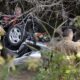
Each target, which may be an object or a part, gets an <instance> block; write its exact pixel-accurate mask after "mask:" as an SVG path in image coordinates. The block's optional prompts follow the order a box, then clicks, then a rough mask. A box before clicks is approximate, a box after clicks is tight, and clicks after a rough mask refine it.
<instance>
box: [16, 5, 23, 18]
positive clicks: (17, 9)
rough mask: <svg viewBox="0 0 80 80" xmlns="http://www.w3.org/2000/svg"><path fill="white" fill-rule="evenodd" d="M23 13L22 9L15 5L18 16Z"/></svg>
mask: <svg viewBox="0 0 80 80" xmlns="http://www.w3.org/2000/svg"><path fill="white" fill-rule="evenodd" d="M21 14H22V9H21V8H20V7H18V6H17V7H15V11H14V15H15V16H16V17H18V16H21Z"/></svg>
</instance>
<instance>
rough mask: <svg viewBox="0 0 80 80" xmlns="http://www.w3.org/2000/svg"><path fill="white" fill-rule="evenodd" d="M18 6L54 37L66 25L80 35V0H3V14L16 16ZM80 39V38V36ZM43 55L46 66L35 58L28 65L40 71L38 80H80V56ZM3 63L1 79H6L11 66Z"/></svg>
mask: <svg viewBox="0 0 80 80" xmlns="http://www.w3.org/2000/svg"><path fill="white" fill-rule="evenodd" d="M16 6H20V7H21V8H22V12H23V13H22V15H24V16H25V14H29V13H32V14H33V15H34V16H35V17H36V18H37V21H38V22H39V23H40V24H41V25H42V26H43V28H44V29H45V31H46V32H47V33H48V34H50V36H52V35H53V33H55V31H56V30H58V29H60V28H61V27H62V26H72V28H74V27H77V29H78V31H79V33H80V10H79V9H80V0H0V15H4V14H8V15H13V13H14V8H15V7H16ZM2 7H3V8H2ZM22 15H21V16H22ZM21 16H20V17H21ZM69 20H71V21H69ZM70 23H72V24H71V25H70ZM0 32H1V31H0ZM79 33H78V34H79ZM78 37H79V39H80V36H78ZM52 38H54V35H53V37H52ZM52 43H53V41H52ZM0 47H1V45H0ZM1 48H2V47H1ZM42 56H46V58H47V59H46V60H45V63H44V59H43V64H42V62H41V64H42V65H40V64H39V62H37V60H35V59H34V60H31V61H27V62H26V64H27V63H28V64H29V65H28V66H26V67H27V68H28V69H33V70H34V71H35V68H38V69H37V75H36V77H34V80H80V55H79V53H78V54H77V58H76V56H74V55H70V56H69V55H65V54H64V53H60V52H55V51H43V52H42ZM33 61H34V63H33ZM77 61H78V62H77ZM0 64H3V65H1V69H0V70H1V71H0V77H1V78H0V80H6V79H7V77H8V75H9V69H10V68H9V65H8V63H6V64H5V61H4V60H3V58H1V57H0ZM26 64H25V65H26ZM22 67H24V65H23V66H22ZM16 71H17V69H16ZM1 74H2V75H1Z"/></svg>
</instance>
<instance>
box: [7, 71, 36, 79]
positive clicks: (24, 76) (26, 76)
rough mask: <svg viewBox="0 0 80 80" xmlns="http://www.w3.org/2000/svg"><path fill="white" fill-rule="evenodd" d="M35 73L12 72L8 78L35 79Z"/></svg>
mask: <svg viewBox="0 0 80 80" xmlns="http://www.w3.org/2000/svg"><path fill="white" fill-rule="evenodd" d="M35 74H36V73H35V72H32V71H21V72H20V73H18V74H17V75H16V74H15V75H13V74H10V76H9V79H8V80H33V78H34V77H35Z"/></svg>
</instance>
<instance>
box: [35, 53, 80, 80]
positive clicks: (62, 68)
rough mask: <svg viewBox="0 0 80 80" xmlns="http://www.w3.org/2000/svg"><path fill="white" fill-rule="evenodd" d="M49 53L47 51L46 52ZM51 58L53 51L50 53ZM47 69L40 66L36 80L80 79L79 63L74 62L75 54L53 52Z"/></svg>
mask: <svg viewBox="0 0 80 80" xmlns="http://www.w3.org/2000/svg"><path fill="white" fill-rule="evenodd" d="M46 53H47V52H46ZM48 54H49V56H48V57H49V58H50V54H52V53H51V52H50V53H48ZM52 55H53V57H52V59H51V61H50V62H49V66H48V68H47V70H46V69H45V68H43V67H41V68H40V70H39V72H38V74H37V76H36V77H35V79H34V80H79V79H80V78H79V77H80V75H79V73H80V72H79V67H80V66H79V65H78V66H76V65H77V64H76V63H75V62H74V60H75V56H73V55H71V56H66V55H65V54H61V53H56V52H53V54H52Z"/></svg>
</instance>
